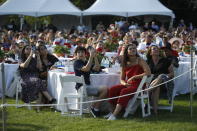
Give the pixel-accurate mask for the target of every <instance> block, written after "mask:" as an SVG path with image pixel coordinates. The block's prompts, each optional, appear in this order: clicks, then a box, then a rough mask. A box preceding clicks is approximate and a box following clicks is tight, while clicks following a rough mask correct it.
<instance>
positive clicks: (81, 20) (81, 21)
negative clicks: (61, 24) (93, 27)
mask: <svg viewBox="0 0 197 131" xmlns="http://www.w3.org/2000/svg"><path fill="white" fill-rule="evenodd" d="M80 24H81V25H82V24H83V13H81V16H80Z"/></svg>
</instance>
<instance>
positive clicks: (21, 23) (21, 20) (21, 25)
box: [19, 15, 24, 31]
mask: <svg viewBox="0 0 197 131" xmlns="http://www.w3.org/2000/svg"><path fill="white" fill-rule="evenodd" d="M19 18H20V31H22V30H23V24H24V15H19Z"/></svg>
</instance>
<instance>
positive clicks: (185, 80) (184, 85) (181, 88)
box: [174, 62, 190, 94]
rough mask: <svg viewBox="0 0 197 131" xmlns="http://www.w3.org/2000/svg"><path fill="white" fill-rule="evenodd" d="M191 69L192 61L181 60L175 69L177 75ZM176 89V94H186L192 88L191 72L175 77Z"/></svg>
mask: <svg viewBox="0 0 197 131" xmlns="http://www.w3.org/2000/svg"><path fill="white" fill-rule="evenodd" d="M189 69H190V62H179V67H178V69H177V71H175V72H176V73H175V76H179V75H181V74H183V73H184V72H186V71H189ZM174 84H175V91H176V94H186V93H188V92H189V90H190V73H189V72H188V73H187V74H185V75H183V76H181V77H179V78H177V79H175V82H174Z"/></svg>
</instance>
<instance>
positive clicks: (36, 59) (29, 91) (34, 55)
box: [19, 45, 56, 103]
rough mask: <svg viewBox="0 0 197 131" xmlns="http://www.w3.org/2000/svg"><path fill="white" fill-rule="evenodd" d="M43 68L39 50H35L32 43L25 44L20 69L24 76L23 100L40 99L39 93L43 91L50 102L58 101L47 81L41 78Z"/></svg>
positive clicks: (22, 76) (26, 101) (22, 84)
mask: <svg viewBox="0 0 197 131" xmlns="http://www.w3.org/2000/svg"><path fill="white" fill-rule="evenodd" d="M42 70H43V67H42V62H41V59H40V55H39V52H37V51H34V50H33V49H32V47H31V46H30V45H26V46H24V48H23V49H22V53H21V63H20V65H19V71H20V75H21V78H22V83H21V86H22V100H23V101H24V102H25V103H30V102H32V101H35V100H38V98H39V93H42V94H43V95H44V96H45V97H46V98H47V99H48V100H49V101H50V103H55V102H56V100H55V99H54V98H52V97H51V96H50V95H49V93H48V92H47V85H46V81H42V80H41V79H40V78H39V72H40V71H42Z"/></svg>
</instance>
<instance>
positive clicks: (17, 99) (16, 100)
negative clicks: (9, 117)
mask: <svg viewBox="0 0 197 131" xmlns="http://www.w3.org/2000/svg"><path fill="white" fill-rule="evenodd" d="M16 105H18V87H16ZM16 108H18V106H16Z"/></svg>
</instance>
